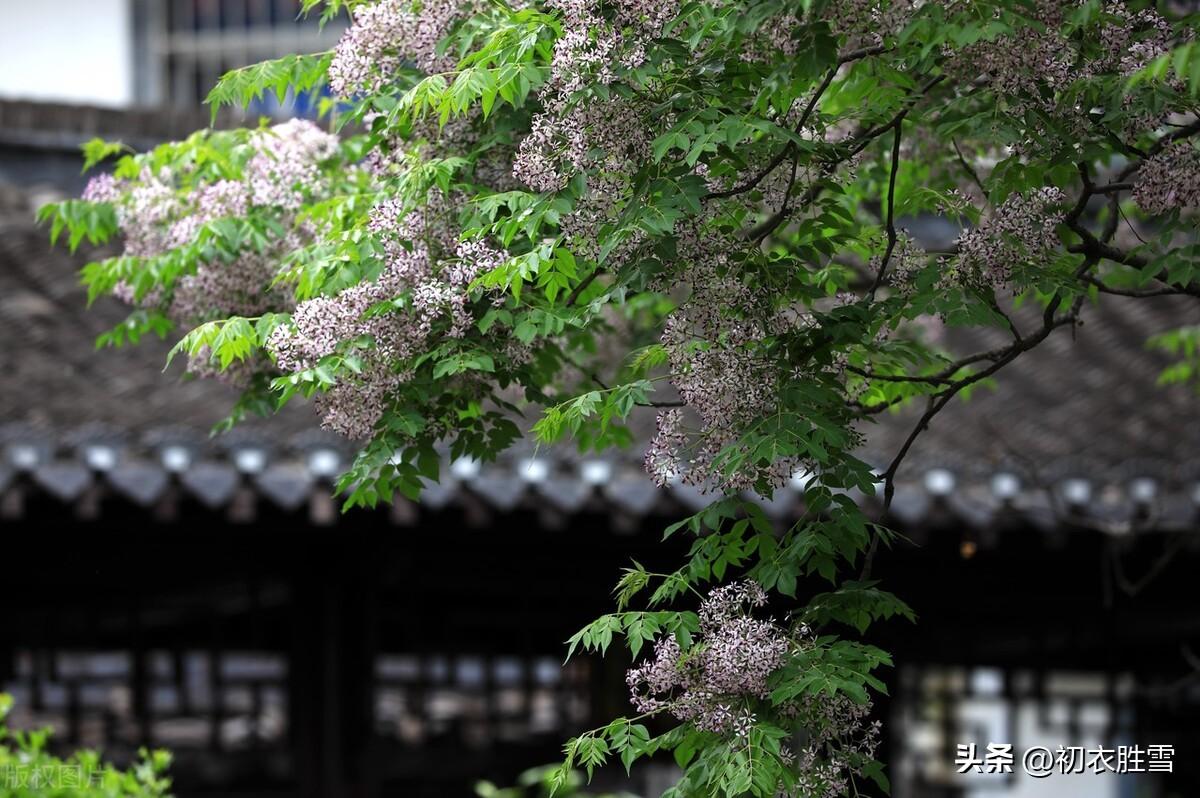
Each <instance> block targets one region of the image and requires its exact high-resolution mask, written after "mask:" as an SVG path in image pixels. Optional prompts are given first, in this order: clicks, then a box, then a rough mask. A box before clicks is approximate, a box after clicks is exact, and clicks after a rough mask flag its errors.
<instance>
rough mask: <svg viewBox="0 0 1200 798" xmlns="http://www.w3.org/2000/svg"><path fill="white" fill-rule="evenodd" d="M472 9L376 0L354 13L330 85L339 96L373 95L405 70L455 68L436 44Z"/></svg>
mask: <svg viewBox="0 0 1200 798" xmlns="http://www.w3.org/2000/svg"><path fill="white" fill-rule="evenodd" d="M473 8H474V4H472V3H469V2H461V0H423V1H422V2H415V0H381V2H378V3H374V4H366V5H361V6H358V7H357V8H355V10H354V23H353V24H352V25H351V26H350V27H349V28H347V29H346V32H345V33H344V34H342V38H341V40H340V41H339V42H338V43H337V47H336V48H335V49H334V54H333V61H332V63H331V64H330V65H329V86H330V88H331V89H332V90H333V92H334V94H337V95H338V96H340V97H353V96H355V95H359V94H370V93H372V92H376V91H378V90H379V89H380V88H381V87H382V86H384V85H385V84H386V83H388V82H389V81H391V80H392V79H393V78H394V77H395V75H396V73H397V71H399V70H400V68H401V67H404V66H415V67H416V68H418V69H420V70H423V71H425V72H442V71H446V70H449V69H451V68H452V67H453V65H454V58H453V56H451V55H444V54H443V55H439V54H438V52H437V45H438V42H439V41H441V40H442V38H443V37H444V36H445V35H446V34H447V32H449V30H450V27H451V26H452V25H454V23H455V22H457V21H458V20H460V19H463V18H464V17H466V16H469V15H470V14H471V13H473Z"/></svg>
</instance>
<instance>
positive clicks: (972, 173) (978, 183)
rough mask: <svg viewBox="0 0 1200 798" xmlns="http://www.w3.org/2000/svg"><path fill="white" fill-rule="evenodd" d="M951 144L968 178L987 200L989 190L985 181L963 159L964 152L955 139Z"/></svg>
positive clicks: (951, 140)
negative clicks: (984, 185)
mask: <svg viewBox="0 0 1200 798" xmlns="http://www.w3.org/2000/svg"><path fill="white" fill-rule="evenodd" d="M950 143H951V144H953V145H954V154H955V155H957V156H958V163H959V164H960V165H961V166H962V168H963V171H964V172H966V173H967V177H969V178H971V182H972V183H974V184H975V186H976V187H977V188H978V189H979V190H980V191H981V192H983V198H984V199H985V200H986V199H987V195H988V192H987V189H986V188H984V187H983V181H982V180H981V179H980V178H979V172H977V171H975V167H974V166H971V164H969V163H968V162H967V159H966V158H965V157H963V154H962V150H960V149H959V148H958V141H957V140H955V139H950Z"/></svg>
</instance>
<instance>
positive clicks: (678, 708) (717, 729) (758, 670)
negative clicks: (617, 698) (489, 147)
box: [625, 582, 791, 736]
mask: <svg viewBox="0 0 1200 798" xmlns="http://www.w3.org/2000/svg"><path fill="white" fill-rule="evenodd" d="M766 601H767V596H766V593H765V592H764V591H763V589H762V588H761V587H759V586H758V584H756V583H754V582H735V583H733V584H730V585H726V586H725V587H721V588H717V589H715V590H713V591H712V592H711V593H710V594H709V596H708V598H706V599H705V600H704V602H703V603H702V604H701V606H700V633H699V635H698V636H697V638H696V642H695V645H694V646H693V647H692V649H691V650H689V651H687V652H684V651H682V650H681V649H680V647H679V643H678V642H677V641H676V640H675V638H674V637H673V636H666V637H663V638H661V639H660V640H659V641H658V642H657V643H656V644H655V646H654V657H653V659H651V660H649V661H647V662H645V663H644V664H642V665H640V666H637V667H635V668H632V669H631V670H630V671H629V672H628V673H627V674H626V678H625V681H626V684H628V685H629V689H630V694H631V700H632V701H633V704H634V706H635V707H636V708H637V709H638V711H639V712H657V711H660V710H666V711H669V712H670V713H671V714H672V715H674V716H675V717H676V718H678V719H679V720H681V721H683V722H685V723H691V724H693V725H695V726H696V728H698V729H702V730H704V731H710V732H713V733H714V734H736V735H739V736H745V735H746V734H747V733H748V732H749V728H750V726H751V725H752V724H753V722H754V716H753V713H752V706H753V700H754V699H758V700H763V699H766V697H767V695H768V693H769V690H768V688H767V682H768V679H769V678H770V676H771V674H772V673H774V672H775V671H776V670H778V669H779V668H780V667H781V666H782V665H783V662H784V659H785V657H786V656H787V653H788V650H789V647H790V645H791V644H790V642H789V640H788V637H787V635H786V633H785V632H784V631H783V630H782V629H780V628H779V627H778V626H776V625H775V624H774V623H773V622H772V621H769V620H767V621H763V620H757V619H755V618H754V617H752V616H751V615H750V614H749V613H750V611H751V610H752V609H754V608H757V607H762V606H763V605H765V604H766Z"/></svg>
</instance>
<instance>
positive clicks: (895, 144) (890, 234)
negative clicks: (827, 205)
mask: <svg viewBox="0 0 1200 798" xmlns="http://www.w3.org/2000/svg"><path fill="white" fill-rule="evenodd" d="M906 113H908V111H907V109H906V110H904V111H901V112H900V114H899V115H898V116H897V117H896V124H895V127H893V128H892V131H893V133H894V135H893V136H892V171H891V175H890V176H889V177H888V193H887V249H886V250H884V253H883V258H882V259H881V260H880V261H879V273H878V274H876V275H875V282H874V283H872V284H871V290H870V292H869V293H868V296H869V297H870V299H871V300H872V301H874V299H875V292H876V291H878V290H879V286H880V285H881V284H882V283H883V276H884V274H886V273H887V267H888V262H889V261H890V260H891V259H892V253H893V252H894V251H895V250H896V238H897V236H896V173H897V172H899V171H900V139H901V131H902V130H903V129H904V115H905V114H906Z"/></svg>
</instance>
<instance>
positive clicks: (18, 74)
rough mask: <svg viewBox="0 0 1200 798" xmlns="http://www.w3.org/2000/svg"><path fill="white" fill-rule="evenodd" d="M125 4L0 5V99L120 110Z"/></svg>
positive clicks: (126, 41)
mask: <svg viewBox="0 0 1200 798" xmlns="http://www.w3.org/2000/svg"><path fill="white" fill-rule="evenodd" d="M131 3H132V0H0V98H5V99H23V100H41V101H47V102H67V103H78V104H83V105H102V106H115V107H120V106H128V105H130V104H132V102H133V92H134V78H133V23H132V11H131Z"/></svg>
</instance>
